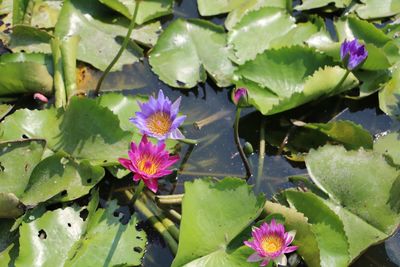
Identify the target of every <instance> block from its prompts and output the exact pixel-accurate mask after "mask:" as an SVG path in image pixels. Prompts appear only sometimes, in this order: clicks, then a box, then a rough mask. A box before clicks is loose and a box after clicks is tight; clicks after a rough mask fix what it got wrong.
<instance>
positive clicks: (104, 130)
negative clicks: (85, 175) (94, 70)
mask: <svg viewBox="0 0 400 267" xmlns="http://www.w3.org/2000/svg"><path fill="white" fill-rule="evenodd" d="M32 121H35V122H36V123H34V124H32ZM119 125H120V122H119V120H118V117H117V116H116V115H114V114H113V113H112V112H111V111H110V110H109V109H107V108H104V107H101V106H99V105H97V104H96V101H95V100H91V99H87V98H78V97H73V98H72V99H71V101H70V104H69V106H68V108H67V109H66V110H65V112H64V111H63V110H58V111H57V110H55V109H48V110H41V111H30V110H19V111H17V112H15V113H14V114H13V115H11V116H9V117H7V118H6V119H5V120H4V122H3V124H2V125H1V128H0V130H2V131H3V134H2V139H3V140H10V139H11V140H12V139H15V138H16V137H18V136H21V135H26V136H28V137H30V138H39V137H40V138H43V139H45V140H46V141H47V145H48V147H49V148H50V149H52V150H53V151H63V152H65V153H68V154H69V155H70V156H72V157H74V158H75V159H77V160H89V161H90V162H91V163H92V164H95V165H97V164H100V165H115V164H118V161H117V160H118V158H119V157H125V156H126V153H127V149H128V147H129V142H130V141H131V138H132V137H131V134H130V133H129V132H125V131H123V130H122V129H121V128H120V126H119ZM135 138H136V139H139V138H140V137H139V136H136V137H135Z"/></svg>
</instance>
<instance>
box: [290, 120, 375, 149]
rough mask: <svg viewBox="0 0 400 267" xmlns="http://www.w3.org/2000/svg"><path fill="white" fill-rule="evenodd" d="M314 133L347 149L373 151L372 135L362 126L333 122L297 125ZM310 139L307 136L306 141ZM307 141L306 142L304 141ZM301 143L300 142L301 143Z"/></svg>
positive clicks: (348, 122)
mask: <svg viewBox="0 0 400 267" xmlns="http://www.w3.org/2000/svg"><path fill="white" fill-rule="evenodd" d="M296 125H298V126H301V127H305V128H307V129H311V130H313V131H318V132H320V133H322V134H324V135H325V136H326V137H327V140H326V141H328V140H329V141H331V142H335V143H339V144H342V145H343V146H344V147H345V148H346V149H358V148H360V147H364V148H365V149H372V146H373V139H372V135H371V134H370V133H369V132H368V131H367V130H365V129H364V128H363V127H362V126H361V125H358V124H355V123H353V122H351V121H333V122H328V123H306V124H302V123H301V124H300V125H299V124H296ZM307 137H308V138H310V135H308V136H307V135H306V137H304V139H307ZM303 141H306V140H303ZM297 142H299V141H297ZM299 143H300V142H299Z"/></svg>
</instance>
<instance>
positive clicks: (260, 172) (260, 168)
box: [256, 118, 265, 189]
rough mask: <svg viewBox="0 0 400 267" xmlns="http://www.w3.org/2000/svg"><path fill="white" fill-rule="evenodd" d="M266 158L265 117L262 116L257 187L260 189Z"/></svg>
mask: <svg viewBox="0 0 400 267" xmlns="http://www.w3.org/2000/svg"><path fill="white" fill-rule="evenodd" d="M264 159H265V119H264V118H262V120H261V125H260V147H259V153H258V170H257V179H256V188H257V189H259V188H260V185H261V178H262V176H263V170H264Z"/></svg>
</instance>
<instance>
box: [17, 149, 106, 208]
mask: <svg viewBox="0 0 400 267" xmlns="http://www.w3.org/2000/svg"><path fill="white" fill-rule="evenodd" d="M104 174H105V172H104V169H103V168H102V167H99V166H96V167H95V166H92V165H90V164H89V163H88V162H81V163H78V162H76V161H74V159H72V158H69V159H68V158H66V157H64V156H63V155H62V154H55V155H53V156H50V157H48V158H46V159H44V160H43V161H41V162H40V163H39V164H38V165H36V167H35V169H34V170H33V172H32V174H31V177H30V179H29V183H28V185H27V187H26V189H25V192H24V194H23V196H22V198H21V201H22V202H23V203H24V204H25V205H37V204H38V203H40V202H44V201H46V200H48V199H50V198H52V197H53V196H55V195H57V194H59V193H61V192H65V194H62V195H61V197H58V198H57V200H58V201H69V200H74V199H76V198H79V197H81V196H83V195H86V194H87V193H89V190H90V189H91V188H92V187H93V186H95V185H96V184H97V183H98V182H99V181H100V180H101V179H102V178H103V177H104Z"/></svg>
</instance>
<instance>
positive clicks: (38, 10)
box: [30, 0, 63, 29]
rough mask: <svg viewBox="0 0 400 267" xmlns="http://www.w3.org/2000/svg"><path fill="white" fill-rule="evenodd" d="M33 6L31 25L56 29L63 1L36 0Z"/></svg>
mask: <svg viewBox="0 0 400 267" xmlns="http://www.w3.org/2000/svg"><path fill="white" fill-rule="evenodd" d="M32 2H34V3H33V4H32V9H31V10H30V12H31V19H30V25H32V26H33V27H36V28H47V29H48V28H54V26H55V25H56V23H57V19H58V15H59V14H60V10H61V7H62V5H63V0H50V1H49V0H35V1H32Z"/></svg>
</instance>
